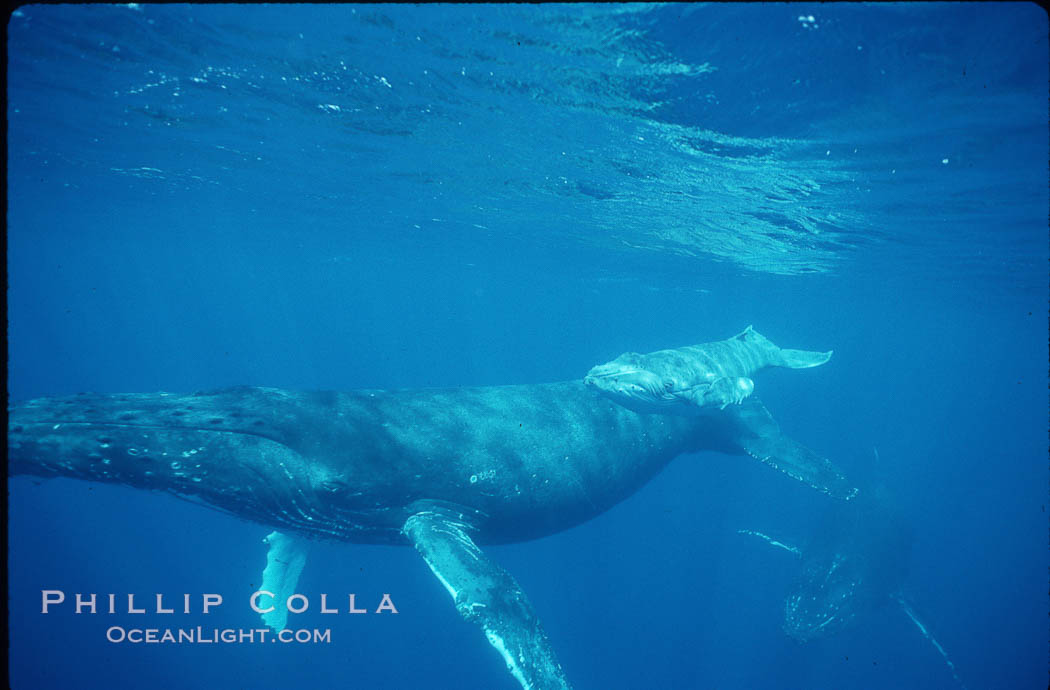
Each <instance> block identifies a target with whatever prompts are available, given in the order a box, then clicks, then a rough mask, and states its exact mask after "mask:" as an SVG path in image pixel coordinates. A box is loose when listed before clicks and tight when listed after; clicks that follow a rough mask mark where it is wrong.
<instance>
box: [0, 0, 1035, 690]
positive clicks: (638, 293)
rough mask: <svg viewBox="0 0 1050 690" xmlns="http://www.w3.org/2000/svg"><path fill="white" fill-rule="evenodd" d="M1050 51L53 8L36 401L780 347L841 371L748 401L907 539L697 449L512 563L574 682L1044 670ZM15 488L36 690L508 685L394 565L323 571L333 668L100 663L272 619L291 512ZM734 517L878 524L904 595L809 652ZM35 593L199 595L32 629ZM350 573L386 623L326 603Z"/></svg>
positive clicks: (1026, 10)
mask: <svg viewBox="0 0 1050 690" xmlns="http://www.w3.org/2000/svg"><path fill="white" fill-rule="evenodd" d="M1047 30H1048V25H1047V16H1046V14H1045V13H1044V11H1043V10H1042V9H1040V8H1039V7H1038V6H1036V5H1034V4H1025V3H987V4H985V3H960V4H947V3H921V4H908V3H894V4H872V5H859V4H835V3H832V4H811V5H804V4H750V3H749V4H713V5H699V4H697V5H693V4H688V5H679V4H672V5H634V4H627V5H597V4H579V5H473V4H472V5H423V6H410V5H270V6H261V5H259V6H254V5H149V4H141V5H139V4H131V5H119V6H118V5H26V6H23V7H21V8H19V9H17V10H15V11H14V12H13V14H12V15H11V16H10V18H9V20H8V25H7V32H8V43H7V50H8V54H7V57H8V61H7V70H8V72H7V83H8V91H7V122H8V140H7V145H8V160H7V164H8V168H7V180H8V191H7V193H8V199H7V200H8V215H7V228H8V233H7V250H8V259H7V270H8V284H9V289H8V302H7V306H8V337H9V341H8V348H9V363H8V395H9V398H10V400H11V401H21V400H26V399H30V398H38V397H50V396H61V395H70V394H75V393H77V392H81V391H91V392H96V393H131V392H154V391H172V392H187V393H188V392H193V391H201V390H212V389H218V388H223V387H229V386H235V385H253V386H272V387H281V388H287V389H293V390H353V389H360V388H380V389H399V388H429V387H454V386H486V385H500V384H518V383H541V382H548V381H565V380H582V378H583V376H584V375H585V374H586V373H587V371H588V370H589V369H590V368H591V367H593V366H594V365H596V364H600V363H603V362H608V361H609V360H612V359H613V358H615V357H616V356H617V355H619V354H621V353H623V352H627V351H634V352H641V353H646V352H651V351H654V350H660V349H664V348H673V347H679V346H683V345H692V344H696V343H703V342H710V341H716V340H722V339H725V338H729V337H730V336H732V335H734V334H736V333H740V332H741V331H743V330H744V329H745V328H746V327H747V326H749V325H753V326H754V328H755V330H757V331H759V332H760V333H762V334H763V335H765V336H767V337H768V338H770V339H771V340H772V341H773V342H775V343H777V344H779V345H782V346H784V347H790V348H800V349H805V350H818V351H827V350H834V356H833V357H832V358H831V360H830V361H829V362H828V363H826V364H824V365H822V366H820V367H816V368H813V369H807V370H802V371H790V370H784V369H777V370H768V371H763V372H761V373H759V374H757V375H756V376H755V391H756V395H761V398H762V400H763V402H764V403H765V405H766V406H767V407H768V408H769V410H770V412H771V413H772V415H773V417H775V418H776V420H777V421H778V422H779V424H780V426H781V427H782V429H783V430H784V432H785V433H788V434H790V435H791V437H793V438H795V439H798V440H799V441H800V442H802V443H804V444H805V445H806V446H808V447H810V448H813V449H815V450H816V451H818V452H819V453H820V454H821V455H824V456H826V457H828V458H830V459H831V460H832V461H833V462H834V463H835V464H836V465H837V466H838V467H840V468H842V470H843V472H844V473H845V474H846V476H848V477H849V478H851V479H853V480H854V481H855V482H856V484H857V485H858V486H861V487H862V491H863V490H864V488H866V487H875V486H877V487H879V489H878V496H879V497H880V500H881V501H883V503H884V504H892V509H893V514H894V516H895V517H894V520H895V521H900V524H903V525H907V528H906V529H907V530H908V531H909V534H910V538H909V539H903V538H902V539H896V538H885V539H883V538H881V536H878V535H876V536H877V538H873V539H870V540H867V541H865V540H863V539H854V538H853V537H848V538H846V540H845V541H835V539H838V537H836V536H834V535H832V531H834V530H829V528H828V527H827V526H826V525H827V519H826V518H827V515H828V514H829V511H831V514H834V510H835V509H836V508H835V507H834V505H835V500H836V499H833V498H831V497H828V496H825V495H822V494H820V493H819V492H817V491H814V490H813V489H812V488H810V487H808V486H806V485H805V484H803V483H802V482H798V481H793V480H792V479H791V478H790V477H788V476H786V475H784V474H782V473H779V472H775V471H773V470H771V469H770V468H769V467H767V466H764V465H762V464H760V463H757V462H755V461H753V460H751V459H749V458H746V457H739V456H727V455H721V454H717V453H700V454H690V455H685V456H682V457H679V458H677V459H676V460H675V461H674V462H672V463H671V464H670V465H669V466H668V467H667V468H666V469H665V470H664V471H663V472H662V473H661V474H659V475H657V476H656V477H655V478H654V479H653V480H652V481H650V482H649V483H647V484H646V485H645V486H644V487H643V488H642V489H641V490H639V491H637V492H636V493H635V494H634V495H632V496H630V497H629V498H627V499H626V500H625V501H623V502H622V503H620V504H618V505H616V506H615V507H613V508H612V509H611V510H609V511H607V512H606V513H604V514H602V515H600V516H598V517H597V518H595V519H593V520H591V521H589V522H586V523H584V524H582V525H580V526H577V527H574V528H572V529H569V530H567V531H564V532H561V533H558V534H555V535H553V536H549V537H545V538H542V539H538V540H535V541H529V542H525V543H517V544H507V545H501V546H492V547H486V548H485V552H486V553H487V554H488V555H490V556H491V557H492V558H493V559H494V560H496V561H498V562H499V563H500V564H501V565H503V566H504V567H505V568H506V569H507V571H509V572H510V573H512V574H513V576H514V577H515V579H516V580H517V581H518V582H519V583H520V585H521V587H522V589H523V590H524V591H525V592H526V593H527V594H528V597H529V599H530V600H531V602H532V604H533V607H534V608H535V610H536V613H537V614H538V616H539V618H540V619H541V620H542V621H543V625H544V627H545V629H546V631H547V634H548V636H549V637H550V640H551V643H552V646H553V648H554V650H555V652H556V653H557V655H558V659H559V661H560V662H561V664H562V667H563V669H564V671H565V674H566V676H567V677H568V678H569V679H570V681H571V682H572V684H573V687H575V688H576V689H577V690H591V689H606V688H624V689H636V688H637V689H648V688H756V689H757V688H778V689H779V688H784V689H803V688H807V689H812V688H836V689H843V688H864V689H870V688H909V687H912V688H919V687H921V688H958V687H960V685H961V684H964V685H965V686H966V687H969V688H973V689H977V688H1029V687H1044V686H1045V683H1046V679H1047V669H1048V651H1047V650H1048V645H1050V637H1048V630H1047V623H1046V621H1047V616H1048V613H1050V607H1048V599H1047V572H1048V567H1050V556H1048V551H1047V513H1046V503H1047V485H1048V484H1047V481H1048V475H1047V433H1046V429H1047V402H1048V399H1047V365H1046V362H1047V358H1048V350H1047V296H1048V283H1047V266H1048V259H1050V256H1048V242H1047V213H1048V205H1050V204H1048V182H1050V181H1048V171H1047V160H1048V157H1050V147H1048V143H1050V140H1048V131H1047V116H1048V111H1047V95H1048V94H1047V83H1048V77H1050V75H1048V50H1050V48H1048V39H1047ZM8 487H9V494H8V501H9V504H8V510H9V527H8V529H9V533H8V537H9V552H8V568H9V570H8V574H9V593H8V602H9V612H10V619H9V629H8V633H9V636H10V651H9V654H10V672H9V673H10V676H9V682H10V684H11V686H12V687H14V688H19V689H22V688H72V687H76V688H85V689H91V688H107V689H108V688H117V687H120V688H142V687H156V688H220V687H223V688H260V689H262V688H275V689H276V688H281V689H285V688H300V687H302V688H347V687H350V688H369V689H371V688H377V689H378V688H391V689H403V688H404V689H407V688H424V687H426V688H450V689H451V688H457V689H479V690H488V689H495V688H501V689H505V690H512V689H514V688H518V687H520V686H519V684H518V682H517V681H515V679H514V677H513V676H512V675H511V674H510V673H508V672H507V668H506V665H505V663H504V661H503V659H502V658H501V656H500V654H498V653H497V652H496V650H494V649H493V648H492V646H490V645H489V644H488V643H487V641H486V640H485V637H484V635H482V634H481V632H479V630H478V629H477V628H476V627H475V626H474V625H471V624H470V623H468V622H465V621H464V620H463V619H462V618H460V616H459V614H458V613H457V611H456V609H455V607H454V606H453V605H452V602H451V600H450V598H449V596H448V593H447V592H446V591H445V589H444V588H443V587H442V586H441V583H440V582H439V581H438V580H437V579H436V578H435V577H434V576H433V575H432V574H431V572H430V571H429V569H428V568H427V567H426V563H424V561H423V559H421V558H420V557H419V554H418V553H416V551H415V549H412V548H406V547H394V546H373V545H359V544H346V543H326V542H318V543H316V544H315V545H314V546H313V548H312V551H311V554H310V557H309V561H308V562H307V564H306V567H305V569H304V570H303V574H302V578H301V580H300V582H299V587H298V591H299V592H302V593H303V594H305V595H308V596H309V597H310V600H311V608H310V610H308V611H307V612H305V613H302V614H298V615H292V616H290V617H289V627H294V628H303V629H314V628H319V629H330V631H331V641H330V643H320V644H266V645H260V644H133V643H129V642H122V643H113V642H110V641H107V637H106V631H107V629H108V628H110V626H114V625H119V626H126V627H131V626H134V625H138V626H140V627H165V626H169V627H175V626H177V627H195V626H198V625H201V626H205V627H216V626H218V627H220V628H221V627H230V628H258V627H261V623H260V621H259V618H258V616H257V615H256V614H254V613H253V612H252V611H251V609H250V608H249V607H248V606H247V605H246V603H245V602H246V601H247V598H248V596H249V595H250V593H251V592H252V591H254V589H255V588H256V587H257V586H258V583H259V578H260V576H261V573H262V569H263V567H264V565H265V564H266V547H265V546H264V545H263V544H262V539H263V538H264V537H265V536H266V534H267V533H268V532H269V531H270V529H269V528H267V527H264V526H261V525H258V524H254V523H250V522H246V521H242V520H239V519H237V518H235V517H232V516H229V515H225V514H223V513H221V512H217V511H212V510H208V509H205V508H203V507H201V506H198V505H194V504H192V503H190V502H187V501H180V500H179V499H178V498H176V497H175V496H173V495H170V494H166V493H160V492H156V493H150V492H144V491H136V490H132V489H130V488H126V487H119V486H114V485H103V484H95V483H90V482H82V481H74V480H71V479H51V480H46V481H45V480H43V479H41V478H37V477H26V476H14V477H10V478H9V479H8ZM876 524H878V525H885V524H887V523H885V522H882V521H879V522H877V523H876ZM895 524H896V523H895ZM901 529H902V530H903V529H905V528H901ZM738 530H755V531H760V532H762V533H765V534H769V535H776V536H777V538H778V539H782V540H784V541H789V540H790V541H792V542H793V543H798V544H802V545H805V544H808V545H810V546H809V548H810V549H811V552H816V551H817V549H818V547H819V548H823V549H824V550H825V551H826V552H828V553H833V552H834V553H838V552H837V551H836V549H838V548H839V546H838V545H839V544H842V543H848V544H849V546H850V548H852V549H853V551H852V553H853V555H854V556H857V557H858V558H861V559H862V561H861V562H863V563H864V564H865V566H864V567H865V568H866V570H864V572H865V573H873V572H876V573H879V577H883V578H884V579H882V580H878V579H876V578H874V577H871V578H869V577H867V575H866V576H865V578H864V579H862V580H861V579H859V578H858V580H857V581H860V583H861V585H860V586H861V587H868V588H869V589H868V590H867V591H869V592H873V593H874V594H873V595H872V596H871V601H869V602H867V604H866V605H865V606H864V607H863V608H861V609H858V610H857V612H856V615H855V616H854V617H853V618H852V620H850V621H849V624H848V625H844V626H843V627H842V629H840V630H835V631H834V632H833V634H826V635H821V636H818V637H817V638H816V639H810V640H808V641H806V642H804V643H803V642H800V641H798V640H797V639H795V637H793V636H792V635H789V634H787V633H788V632H789V631H790V630H793V629H794V628H791V626H790V625H786V624H785V610H786V609H785V606H786V604H785V601H786V598H787V597H788V596H789V593H790V592H792V591H793V587H794V586H795V585H794V584H793V583H795V582H796V581H797V577H798V576H799V573H800V572H803V571H802V569H800V566H799V563H797V562H796V561H795V560H793V558H792V556H791V555H790V554H788V553H786V552H784V551H783V550H778V549H775V548H769V547H768V546H767V545H764V544H762V543H761V542H760V541H758V540H755V539H753V538H752V537H749V536H748V535H746V534H741V533H739V532H738ZM891 536H892V535H891ZM876 543H877V544H879V545H880V546H879V547H878V548H876V547H875V546H872V544H876ZM800 548H805V547H800ZM807 562H808V561H807ZM853 562H858V561H853ZM891 570H892V573H893V577H892V585H890V584H886V585H885V586H882V585H880V587H881V588H877V587H876V586H875V585H874V584H872V583H874V582H879V583H883V582H889V579H886V578H889V576H888V575H886V573H887V572H889V571H891ZM41 590H62V591H64V592H66V594H67V596H68V597H69V598H70V599H72V597H73V595H74V593H93V592H94V593H99V595H100V597H103V596H104V595H105V594H107V593H111V592H112V593H117V595H118V597H123V596H125V595H126V594H128V593H135V594H136V596H137V597H138V598H139V600H140V601H145V602H151V601H152V597H153V596H154V595H155V594H156V593H164V594H165V595H166V596H168V595H170V597H171V599H172V600H177V601H178V602H181V597H182V594H183V593H191V594H192V596H193V598H194V604H193V612H192V613H190V614H181V613H177V614H174V615H167V617H165V615H158V614H156V613H154V612H151V613H149V614H146V615H139V616H138V617H137V618H136V615H134V614H128V613H127V611H124V612H122V613H121V612H119V611H118V613H116V614H104V613H99V614H95V615H91V614H87V613H84V614H80V615H78V614H75V613H74V612H73V609H72V608H71V607H70V606H68V605H67V606H65V607H60V608H59V609H58V610H53V611H52V612H51V613H48V614H46V615H45V614H42V613H41ZM836 591H840V592H844V591H847V590H845V589H839V590H836ZM348 592H356V593H357V596H358V600H359V602H363V603H364V604H365V605H366V606H367V607H368V608H369V609H371V610H374V609H375V607H376V605H377V604H378V598H379V596H380V595H381V594H382V593H389V594H390V595H391V597H392V599H393V601H394V602H395V603H396V606H397V609H398V613H397V615H392V614H369V615H365V616H356V615H349V614H347V613H346V612H345V608H346V607H345V604H341V610H342V612H341V613H340V614H338V615H322V614H320V613H319V610H318V609H319V607H318V604H319V597H320V594H321V593H328V594H329V597H330V599H336V600H338V601H340V602H344V601H345V596H346V593H348ZM202 593H219V594H222V595H223V597H224V604H223V606H222V607H221V608H220V609H219V610H217V611H213V612H212V613H209V614H207V615H203V614H202V613H201V612H200V605H199V599H200V596H201V594H202ZM875 594H877V595H878V596H875ZM891 594H892V595H894V596H895V595H897V594H900V595H901V596H903V597H904V598H905V599H906V600H907V602H908V603H909V604H910V605H911V608H912V609H913V611H914V613H915V614H916V615H917V617H918V618H919V619H921V621H922V623H923V624H924V626H925V627H926V629H927V632H928V633H929V634H930V635H931V636H932V637H933V638H935V639H936V641H937V643H939V644H940V645H941V646H942V647H943V650H944V652H945V654H946V655H947V656H948V657H949V658H950V660H951V662H953V663H954V665H955V671H956V673H957V675H958V679H955V678H953V675H952V672H951V670H950V668H949V666H948V664H946V663H945V660H944V658H942V656H941V654H940V653H939V652H938V650H937V648H936V647H935V646H934V645H933V644H931V643H930V642H929V641H928V640H927V639H925V638H924V636H923V635H922V634H921V633H920V631H919V629H918V626H917V625H915V624H913V622H912V621H911V620H910V619H909V617H908V615H906V614H905V612H904V611H903V610H902V607H901V606H898V605H897V604H896V603H895V600H894V599H892V597H891V596H890V595H891ZM904 608H907V607H904ZM829 633H830V630H829ZM796 637H797V635H796Z"/></svg>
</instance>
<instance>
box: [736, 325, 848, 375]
mask: <svg viewBox="0 0 1050 690" xmlns="http://www.w3.org/2000/svg"><path fill="white" fill-rule="evenodd" d="M736 339H737V340H741V341H744V342H746V343H749V344H750V345H751V346H752V347H755V346H757V347H758V348H759V350H760V351H762V352H763V355H764V356H765V357H766V358H767V360H768V363H767V366H774V367H787V368H788V369H809V368H810V367H819V366H820V365H821V364H823V363H824V362H826V361H828V360H829V359H831V353H832V352H833V350H829V351H827V352H810V351H808V350H788V349H784V348H781V347H778V346H777V345H776V344H775V343H774V342H773V341H772V340H770V339H769V338H767V337H766V336H764V335H762V334H761V333H759V332H758V331H756V330H755V329H754V327H753V326H748V327H747V328H745V329H744V332H743V333H740V334H739V335H737V336H736Z"/></svg>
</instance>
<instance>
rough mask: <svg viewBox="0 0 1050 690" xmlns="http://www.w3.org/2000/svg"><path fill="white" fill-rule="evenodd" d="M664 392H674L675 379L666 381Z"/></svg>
mask: <svg viewBox="0 0 1050 690" xmlns="http://www.w3.org/2000/svg"><path fill="white" fill-rule="evenodd" d="M664 390H665V391H667V392H668V393H670V392H671V391H673V390H674V379H664Z"/></svg>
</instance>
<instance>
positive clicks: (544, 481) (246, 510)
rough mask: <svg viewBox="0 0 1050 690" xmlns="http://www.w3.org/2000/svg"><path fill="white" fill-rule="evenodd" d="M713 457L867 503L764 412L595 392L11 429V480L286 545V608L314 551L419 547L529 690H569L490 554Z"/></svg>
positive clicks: (148, 399) (88, 410)
mask: <svg viewBox="0 0 1050 690" xmlns="http://www.w3.org/2000/svg"><path fill="white" fill-rule="evenodd" d="M701 450H714V451H720V452H725V453H733V454H746V455H751V456H753V457H755V458H758V459H760V460H762V461H764V462H767V463H769V464H771V465H773V466H774V467H777V468H778V469H780V470H782V471H784V472H786V473H787V474H789V475H791V476H793V477H796V478H798V479H801V480H803V481H805V482H807V483H809V484H810V485H812V486H814V487H816V488H817V489H819V490H821V491H824V492H826V493H828V494H831V495H833V496H837V497H840V498H850V497H852V496H853V494H854V493H855V489H854V488H853V487H852V486H851V485H850V483H849V482H847V481H846V479H845V478H844V477H843V476H842V474H841V473H840V472H839V471H838V470H837V469H836V468H835V467H834V466H833V465H832V464H831V463H830V462H828V461H827V460H825V459H823V458H821V457H820V456H818V455H816V454H815V453H814V452H812V451H810V450H809V449H807V448H805V447H804V446H802V445H800V444H799V443H797V442H795V441H793V440H791V439H789V438H787V437H786V436H784V435H782V434H781V433H780V429H779V427H778V426H777V424H776V422H774V421H773V420H772V418H771V417H770V416H769V413H768V412H767V411H766V410H765V408H764V407H763V406H762V405H761V403H760V402H759V401H758V400H757V399H756V398H752V399H750V400H748V401H747V403H746V404H744V405H741V406H739V407H733V408H732V409H730V410H726V411H725V412H723V413H718V414H714V415H711V416H703V417H681V416H666V415H648V414H636V413H634V412H632V411H630V410H627V409H625V408H623V407H621V406H620V405H616V404H614V403H612V402H610V401H609V400H606V399H605V398H603V397H601V396H599V395H596V394H595V393H594V391H592V390H590V389H589V388H587V387H586V386H584V385H583V383H582V382H579V381H571V382H563V383H550V384H538V385H519V386H495V387H482V388H455V389H434V390H403V391H382V390H371V391H367V390H366V391H354V392H345V393H334V392H311V393H301V392H291V391H285V390H280V389H274V388H234V389H229V390H221V391H215V392H208V393H197V394H192V395H175V394H166V393H155V394H131V395H86V394H82V395H78V396H73V397H65V398H41V399H37V400H31V401H28V402H23V403H18V404H14V405H13V406H11V408H10V410H9V427H8V451H9V466H8V467H9V470H8V471H9V473H10V474H12V475H15V474H31V475H37V476H44V477H57V476H65V477H73V478H78V479H83V480H88V481H99V482H111V483H116V484H124V485H127V486H131V487H135V488H140V489H150V490H156V491H164V492H169V493H172V494H175V495H177V496H180V497H183V498H187V499H189V500H192V501H194V502H197V503H203V504H205V505H207V506H210V507H213V508H216V509H218V510H222V511H224V512H228V513H231V514H233V515H236V516H239V517H241V518H244V519H247V520H251V521H254V522H256V523H259V524H262V525H267V526H269V527H272V528H274V529H275V530H280V531H279V532H275V533H274V534H271V535H270V537H269V538H268V543H269V554H268V557H267V559H268V562H267V568H266V571H265V572H264V575H263V580H262V587H261V589H263V590H268V591H269V592H272V593H273V594H274V595H275V598H279V597H280V596H281V594H282V593H287V592H293V591H295V584H296V581H297V579H298V577H299V573H300V571H301V570H302V568H303V564H304V563H305V560H306V545H307V542H306V541H305V540H304V539H302V537H307V538H314V539H332V540H337V541H346V542H355V543H384V544H406V545H408V544H411V545H414V546H415V547H416V549H417V550H418V551H419V552H420V553H421V554H422V556H423V558H424V559H425V560H426V562H427V564H428V565H429V566H430V569H431V570H432V571H433V573H434V574H435V576H436V577H437V578H438V580H439V581H440V582H441V584H442V585H444V587H445V588H446V589H447V590H448V592H449V594H450V595H451V596H452V598H453V600H454V602H455V606H456V608H457V610H458V611H459V612H460V613H461V614H462V615H463V617H464V618H466V619H467V620H470V621H473V622H475V623H476V624H478V625H479V626H480V627H481V628H482V630H483V631H484V633H485V636H486V638H487V639H488V641H489V642H490V643H491V644H492V646H493V647H495V648H496V649H497V650H498V651H499V653H500V654H501V655H502V656H503V658H504V660H505V661H506V663H507V666H508V668H509V669H510V672H511V673H512V674H513V675H514V677H515V678H516V679H517V680H518V681H519V682H520V683H521V686H522V687H523V688H567V687H569V683H568V681H567V679H566V677H565V674H564V673H563V671H562V668H561V666H560V664H559V663H558V661H557V659H556V657H555V654H554V651H553V649H552V647H551V645H550V643H549V641H548V639H547V636H546V634H545V633H544V630H543V626H542V625H541V624H540V622H539V620H538V619H537V617H536V615H535V613H534V612H533V609H532V606H531V604H530V603H529V601H528V599H527V598H526V596H525V594H524V592H522V590H521V588H520V587H519V586H518V584H517V582H515V580H514V578H512V577H511V576H510V574H508V573H507V572H506V571H504V570H503V568H501V567H500V566H499V565H497V564H496V563H495V562H493V561H491V560H489V558H488V557H486V556H485V555H484V554H483V553H482V552H481V551H480V549H479V548H478V544H498V543H505V542H515V541H522V540H527V539H533V538H537V537H541V536H544V535H547V534H551V533H553V532H557V531H559V530H564V529H566V528H568V527H571V526H573V525H576V524H579V523H581V522H583V521H585V520H588V519H590V518H592V517H594V516H596V515H598V514H600V513H602V512H603V511H605V510H607V509H608V508H609V507H611V506H613V505H614V504H616V503H617V502H619V501H621V500H623V499H624V498H626V497H627V496H629V495H630V494H632V493H633V492H634V491H636V490H637V489H638V488H639V487H641V486H642V485H643V484H645V483H646V482H647V481H648V480H649V479H650V478H652V477H653V475H655V474H656V473H657V472H659V471H660V470H661V469H662V468H663V467H664V466H665V465H666V464H667V463H668V462H669V461H671V460H672V459H673V458H674V457H676V456H678V455H681V454H683V453H689V452H695V451H701ZM264 620H265V621H266V623H267V624H268V625H271V626H272V627H275V628H280V627H283V624H284V616H283V615H276V616H269V617H267V618H264Z"/></svg>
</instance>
